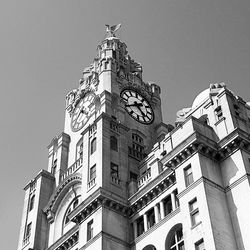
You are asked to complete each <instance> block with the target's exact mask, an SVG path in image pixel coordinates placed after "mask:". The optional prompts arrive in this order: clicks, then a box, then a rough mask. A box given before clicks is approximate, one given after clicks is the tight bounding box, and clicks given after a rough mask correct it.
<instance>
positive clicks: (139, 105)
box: [125, 102, 143, 107]
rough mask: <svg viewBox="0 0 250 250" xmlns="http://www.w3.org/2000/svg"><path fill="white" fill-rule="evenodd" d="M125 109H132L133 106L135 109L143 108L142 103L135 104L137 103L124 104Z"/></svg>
mask: <svg viewBox="0 0 250 250" xmlns="http://www.w3.org/2000/svg"><path fill="white" fill-rule="evenodd" d="M125 106H126V107H131V106H132V107H133V106H135V107H142V106H143V104H142V103H137V102H134V103H132V104H126V105H125Z"/></svg>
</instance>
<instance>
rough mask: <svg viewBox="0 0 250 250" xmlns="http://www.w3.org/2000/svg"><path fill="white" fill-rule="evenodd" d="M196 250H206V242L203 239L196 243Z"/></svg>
mask: <svg viewBox="0 0 250 250" xmlns="http://www.w3.org/2000/svg"><path fill="white" fill-rule="evenodd" d="M195 250H205V245H204V240H203V239H201V240H199V241H198V242H196V243H195Z"/></svg>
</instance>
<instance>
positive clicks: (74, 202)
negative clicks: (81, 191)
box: [62, 195, 81, 234]
mask: <svg viewBox="0 0 250 250" xmlns="http://www.w3.org/2000/svg"><path fill="white" fill-rule="evenodd" d="M80 197H81V195H78V196H76V197H75V198H74V199H73V200H71V202H70V203H69V205H68V207H67V209H66V212H65V213H64V216H63V220H62V234H63V233H64V231H65V230H64V229H65V227H68V224H69V223H70V220H69V217H68V215H69V214H70V213H71V212H72V211H73V210H74V209H75V208H76V206H77V205H78V204H79V199H80ZM66 229H67V228H66Z"/></svg>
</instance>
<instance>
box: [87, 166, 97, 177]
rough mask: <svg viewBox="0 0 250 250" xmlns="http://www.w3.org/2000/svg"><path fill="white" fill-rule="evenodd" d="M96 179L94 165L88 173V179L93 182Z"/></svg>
mask: <svg viewBox="0 0 250 250" xmlns="http://www.w3.org/2000/svg"><path fill="white" fill-rule="evenodd" d="M95 177H96V165H94V166H92V167H91V168H90V171H89V179H90V180H93V179H94V178H95Z"/></svg>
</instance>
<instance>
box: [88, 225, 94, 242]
mask: <svg viewBox="0 0 250 250" xmlns="http://www.w3.org/2000/svg"><path fill="white" fill-rule="evenodd" d="M92 238H93V220H91V221H89V222H88V224H87V241H89V240H90V239H92Z"/></svg>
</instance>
